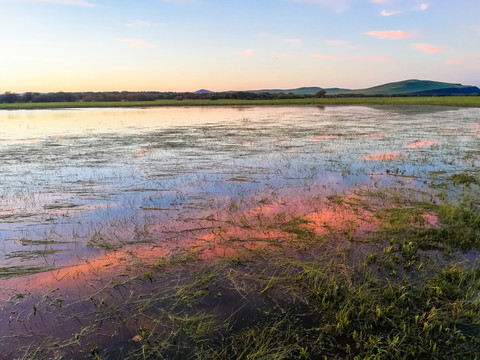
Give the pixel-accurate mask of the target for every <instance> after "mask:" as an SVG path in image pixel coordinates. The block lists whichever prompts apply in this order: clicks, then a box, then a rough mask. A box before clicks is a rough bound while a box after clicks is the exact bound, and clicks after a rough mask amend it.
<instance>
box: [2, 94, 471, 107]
mask: <svg viewBox="0 0 480 360" xmlns="http://www.w3.org/2000/svg"><path fill="white" fill-rule="evenodd" d="M259 105H262V106H268V105H271V106H273V105H292V106H294V105H320V106H321V105H435V106H459V107H480V96H445V97H358V98H306V99H276V100H230V99H219V100H155V101H112V102H55V103H13V104H0V110H1V109H3V110H9V109H10V110H15V109H59V108H116V107H155V106H259Z"/></svg>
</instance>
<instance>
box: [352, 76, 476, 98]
mask: <svg viewBox="0 0 480 360" xmlns="http://www.w3.org/2000/svg"><path fill="white" fill-rule="evenodd" d="M351 93H355V94H364V95H407V94H412V95H420V94H425V95H427V94H428V95H435V94H442V95H448V94H455V95H458V94H473V93H475V94H477V93H478V94H480V89H479V88H477V87H476V86H465V85H462V84H451V83H444V82H438V81H428V80H404V81H398V82H392V83H388V84H384V85H379V86H374V87H371V88H367V89H357V90H351Z"/></svg>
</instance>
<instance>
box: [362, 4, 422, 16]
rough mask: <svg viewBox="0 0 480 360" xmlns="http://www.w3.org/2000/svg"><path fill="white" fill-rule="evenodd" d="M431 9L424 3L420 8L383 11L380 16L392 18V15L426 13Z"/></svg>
mask: <svg viewBox="0 0 480 360" xmlns="http://www.w3.org/2000/svg"><path fill="white" fill-rule="evenodd" d="M370 2H373V3H376V4H389V3H391V1H382V0H371V1H370ZM429 7H430V5H429V4H426V3H422V4H420V5H418V6H414V7H411V8H409V9H406V8H404V9H402V10H390V11H388V10H382V11H381V12H380V15H382V16H392V15H399V14H404V13H406V12H410V11H425V10H427V9H428V8H429Z"/></svg>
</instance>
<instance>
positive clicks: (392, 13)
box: [380, 10, 403, 16]
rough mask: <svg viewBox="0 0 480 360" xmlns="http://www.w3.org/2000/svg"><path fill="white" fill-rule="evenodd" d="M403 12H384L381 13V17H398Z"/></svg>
mask: <svg viewBox="0 0 480 360" xmlns="http://www.w3.org/2000/svg"><path fill="white" fill-rule="evenodd" d="M402 12H403V11H386V10H382V12H381V13H380V15H382V16H392V15H397V14H401V13H402Z"/></svg>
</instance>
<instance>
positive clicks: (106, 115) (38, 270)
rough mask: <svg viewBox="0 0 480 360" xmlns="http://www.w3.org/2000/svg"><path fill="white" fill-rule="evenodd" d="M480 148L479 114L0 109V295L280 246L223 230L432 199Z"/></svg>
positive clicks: (473, 162) (475, 159)
mask: <svg viewBox="0 0 480 360" xmlns="http://www.w3.org/2000/svg"><path fill="white" fill-rule="evenodd" d="M479 142H480V109H457V108H439V107H428V106H408V107H381V106H379V107H353V106H349V107H231V108H230V107H229V108H223V107H218V108H198V107H192V108H181V107H175V108H148V109H89V110H75V109H72V110H40V111H0V160H1V161H0V286H2V289H3V291H2V295H1V296H0V298H1V299H2V300H6V299H9V298H10V297H11V296H13V295H14V294H19V293H28V292H35V291H40V290H39V289H41V290H45V289H52V288H58V287H60V288H62V285H63V284H65V286H67V285H68V286H72V285H71V283H69V282H68V278H75V277H76V276H78V273H77V271H78V272H82V271H84V270H85V269H84V268H86V270H87V271H93V270H92V267H93V268H94V274H95V275H98V276H99V277H101V276H102V273H103V272H105V273H108V270H109V269H110V268H111V267H114V266H115V264H117V263H118V262H121V261H124V262H126V261H127V260H125V259H126V258H127V257H128V258H129V259H133V258H135V259H138V258H141V259H143V260H144V261H147V262H148V258H149V257H155V258H158V257H159V256H169V255H171V254H176V253H179V252H181V251H182V249H184V248H185V247H189V248H191V249H195V251H197V254H198V255H199V257H200V258H206V259H208V258H210V257H219V256H220V257H221V256H229V255H232V254H234V252H235V251H234V250H233V249H230V248H222V249H220V250H218V249H216V248H213V247H212V244H211V242H215V241H216V240H215V239H216V238H218V237H219V236H220V235H219V234H220V233H221V234H223V235H221V236H223V237H226V236H230V237H235V238H239V239H241V238H242V237H244V238H251V237H252V236H253V237H256V238H259V237H263V238H265V239H269V240H270V241H275V239H276V238H279V239H280V238H282V236H284V235H283V234H281V233H278V232H275V231H273V230H268V229H269V227H268V226H265V227H263V228H262V230H261V232H262V233H261V234H259V233H258V228H256V227H255V226H253V227H252V226H240V225H241V224H240V225H239V226H236V227H235V229H230V228H226V227H225V224H232V223H233V222H234V220H238V221H239V222H241V221H247V220H248V221H250V222H254V221H257V222H259V221H260V220H258V219H259V218H260V217H259V214H261V215H264V216H266V217H268V216H277V218H278V216H280V215H281V216H283V217H284V218H285V217H286V218H287V219H288V217H291V216H297V215H303V214H310V215H311V218H312V219H315V218H317V219H318V218H321V221H322V223H323V224H325V228H327V225H328V226H334V225H335V224H330V223H328V222H329V221H330V220H332V219H333V221H341V222H345V221H350V220H351V217H352V216H353V215H352V214H345V213H344V214H342V216H341V217H340V218H333V217H330V218H328V217H325V216H324V217H320V215H319V214H325V213H326V210H325V204H327V203H328V202H329V200H328V199H332V196H336V195H338V194H346V193H348V192H350V191H353V190H355V189H361V188H368V189H372V188H388V187H390V186H396V187H402V188H406V189H408V188H411V189H415V190H416V191H417V195H416V196H418V197H419V199H420V200H422V199H423V198H422V197H425V198H428V199H429V200H431V199H432V198H434V197H435V196H436V195H435V192H434V189H435V186H436V185H437V184H439V183H441V182H442V181H443V179H445V178H448V177H449V176H451V174H455V173H459V172H462V171H465V170H469V169H476V168H478V166H479V165H480V147H479ZM322 209H323V210H325V211H323V212H322ZM315 216H316V217H315ZM322 216H323V215H322ZM232 219H234V220H232ZM254 219H257V220H254ZM264 220H265V219H264ZM327 223H328V224H327ZM237 225H238V224H237ZM265 229H267V230H265ZM253 232H256V233H255V234H253ZM221 236H220V237H221ZM139 249H141V250H139ZM136 251H137V252H136ZM123 264H124V265H125V263H123ZM60 269H63V272H60ZM69 269H75V270H69ZM54 270H55V271H54ZM62 280H63V283H62ZM42 284H43V285H44V288H41V285H42ZM39 286H40V288H39V289H37V287H39ZM36 289H37V290H36ZM76 291H78V292H79V293H81V292H82V290H81V289H77V290H76ZM35 312H36V310H35ZM2 321H5V319H2ZM2 326H3V325H2Z"/></svg>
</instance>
